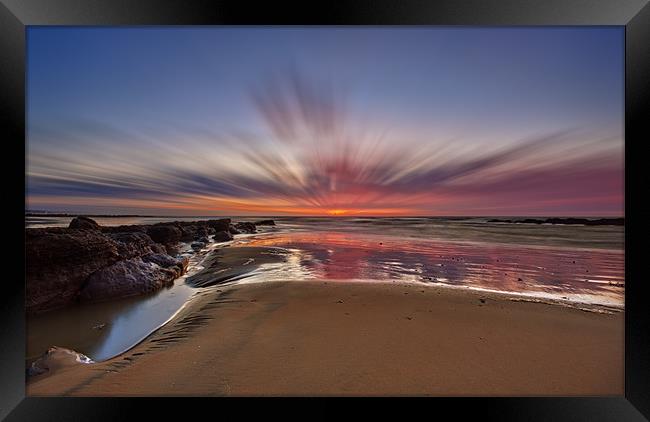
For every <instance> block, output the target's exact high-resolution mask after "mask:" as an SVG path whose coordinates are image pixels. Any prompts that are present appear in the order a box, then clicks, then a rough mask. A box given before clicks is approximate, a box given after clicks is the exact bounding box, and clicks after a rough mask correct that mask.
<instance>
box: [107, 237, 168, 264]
mask: <svg viewBox="0 0 650 422" xmlns="http://www.w3.org/2000/svg"><path fill="white" fill-rule="evenodd" d="M108 236H109V237H110V238H111V239H113V240H115V241H116V242H117V245H118V247H117V250H118V253H119V254H120V257H121V258H122V259H129V258H133V257H136V256H142V255H146V254H149V253H160V252H161V251H162V252H164V247H163V246H162V245H160V244H158V243H155V242H154V241H153V240H152V239H151V237H149V236H148V235H147V234H146V233H142V232H131V233H109V234H108Z"/></svg>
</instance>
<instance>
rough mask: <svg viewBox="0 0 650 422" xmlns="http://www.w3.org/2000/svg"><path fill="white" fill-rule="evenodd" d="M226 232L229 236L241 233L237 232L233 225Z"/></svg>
mask: <svg viewBox="0 0 650 422" xmlns="http://www.w3.org/2000/svg"><path fill="white" fill-rule="evenodd" d="M228 231H229V232H230V234H241V232H240V231H239V230H237V228H236V227H235V225H234V224H231V225H230V226H229V227H228Z"/></svg>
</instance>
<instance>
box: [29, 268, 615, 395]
mask: <svg viewBox="0 0 650 422" xmlns="http://www.w3.org/2000/svg"><path fill="white" fill-rule="evenodd" d="M623 336H624V313H623V312H617V313H614V314H601V313H594V312H585V311H581V310H578V309H573V308H568V307H563V306H558V305H548V304H542V303H530V302H521V301H513V300H509V298H508V297H504V296H502V295H498V294H493V293H485V294H484V293H482V292H477V291H471V290H466V289H453V288H444V287H437V286H424V285H417V284H399V283H352V282H344V283H342V282H338V281H329V282H326V281H312V280H310V281H304V282H298V281H291V282H267V283H251V284H246V283H241V284H236V285H235V284H233V285H230V286H220V287H216V288H214V289H210V290H207V291H204V292H202V293H201V294H200V295H199V296H198V297H196V298H195V299H194V300H193V301H192V302H191V303H189V304H188V306H186V307H185V308H184V309H183V310H182V311H181V312H180V313H179V315H178V316H177V317H176V318H175V319H174V320H173V321H172V322H170V323H169V324H167V325H166V326H164V327H163V328H161V329H160V330H158V331H156V332H155V333H154V334H152V335H151V336H149V337H148V338H147V339H146V340H145V341H144V342H142V343H141V344H139V345H138V346H136V347H135V348H133V349H131V350H130V351H128V352H126V353H124V354H122V355H120V356H117V357H116V358H113V359H110V360H108V361H105V362H101V363H96V364H90V365H87V364H74V365H72V366H68V367H64V368H61V369H58V370H56V371H55V372H53V373H51V374H49V375H42V376H38V377H34V378H32V379H31V380H30V381H29V382H28V384H27V394H28V395H32V396H43V395H55V396H58V395H73V396H151V395H155V396H159V395H171V396H183V395H190V396H215V395H216V396H221V395H245V396H247V395H274V396H282V395H452V396H453V395H505V396H510V395H519V396H521V395H622V394H623V381H624V371H623V364H624V355H623V350H624V349H623V346H624V343H623V340H624V337H623Z"/></svg>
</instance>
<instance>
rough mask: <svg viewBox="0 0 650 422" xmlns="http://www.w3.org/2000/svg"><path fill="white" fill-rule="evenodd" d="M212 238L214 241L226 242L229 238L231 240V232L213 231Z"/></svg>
mask: <svg viewBox="0 0 650 422" xmlns="http://www.w3.org/2000/svg"><path fill="white" fill-rule="evenodd" d="M213 239H214V241H215V242H227V241H229V240H232V239H233V237H232V234H230V233H229V232H226V231H221V232H217V233H215V234H214V237H213Z"/></svg>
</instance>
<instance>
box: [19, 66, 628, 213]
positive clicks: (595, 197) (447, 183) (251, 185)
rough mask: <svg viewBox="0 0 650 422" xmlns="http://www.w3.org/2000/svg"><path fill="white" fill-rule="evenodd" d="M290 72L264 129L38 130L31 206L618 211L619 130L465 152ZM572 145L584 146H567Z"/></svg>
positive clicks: (99, 126) (572, 132)
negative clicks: (378, 122)
mask: <svg viewBox="0 0 650 422" xmlns="http://www.w3.org/2000/svg"><path fill="white" fill-rule="evenodd" d="M287 74H288V75H289V76H288V77H287V78H286V79H276V80H273V81H271V82H269V83H267V84H265V85H262V86H258V87H257V88H255V89H254V91H253V92H252V93H251V103H252V105H253V106H254V107H255V109H256V110H257V112H258V116H259V119H260V122H261V123H262V124H263V125H262V127H266V129H267V130H266V131H265V132H262V133H247V134H246V135H242V133H244V131H243V130H241V131H235V132H234V133H222V134H214V135H213V137H212V138H210V139H206V140H203V141H201V142H198V143H192V142H191V141H189V139H190V138H185V139H183V137H182V136H181V137H179V138H176V139H165V138H161V139H157V138H155V135H152V134H149V133H147V132H145V131H143V132H142V133H133V132H131V131H128V130H123V129H121V128H114V127H111V125H110V124H107V123H103V122H95V121H86V120H82V119H79V120H78V121H77V123H76V124H72V125H70V126H69V130H68V131H66V133H55V132H50V131H48V130H47V129H44V128H40V127H38V128H34V130H33V131H31V134H32V136H34V137H35V139H38V141H39V142H37V143H36V145H35V146H34V148H33V149H31V150H30V151H29V154H28V191H27V196H28V203H30V206H31V207H33V208H37V207H39V206H45V207H47V206H50V207H52V205H53V204H54V203H57V202H56V198H58V201H59V202H58V203H57V204H58V206H66V204H69V205H70V207H73V208H74V207H75V206H77V207H78V206H80V205H89V206H93V205H97V206H100V207H102V206H110V204H111V203H112V204H114V206H115V207H119V206H126V207H130V206H132V207H137V208H138V209H141V210H142V209H148V208H149V209H153V210H158V211H161V210H162V211H163V212H167V213H170V212H171V213H174V214H178V213H183V212H184V213H199V214H206V213H221V214H239V213H253V214H267V215H268V214H274V213H279V214H285V213H289V214H291V213H293V214H328V213H330V214H346V213H347V214H364V213H365V214H370V215H373V214H375V215H381V214H386V213H392V214H412V215H435V214H477V213H479V214H500V215H509V214H521V213H532V214H540V215H541V214H545V213H552V214H557V213H560V214H562V213H563V212H569V211H570V212H572V213H582V214H589V213H601V214H612V213H613V214H620V213H622V192H623V179H622V159H621V154H622V150H621V147H622V141H621V140H615V141H613V142H609V143H608V144H607V146H606V148H605V149H603V148H602V145H600V146H599V145H598V142H599V139H593V140H590V139H588V138H585V135H584V134H581V131H580V130H576V129H573V128H570V129H567V128H550V129H549V132H548V133H541V134H539V135H538V136H534V137H529V138H527V139H509V140H504V142H502V143H500V144H499V145H498V146H493V145H492V144H487V143H486V144H485V145H484V146H482V147H481V149H480V151H473V152H472V153H471V154H470V153H463V152H462V151H460V148H456V147H455V146H454V142H450V141H448V142H444V141H442V142H441V141H437V140H435V132H436V131H435V127H433V128H431V132H430V133H423V134H422V136H423V137H424V138H427V137H429V138H431V141H430V142H422V141H417V140H409V139H401V138H400V137H398V136H395V135H392V136H389V135H385V132H386V129H388V128H368V127H360V125H359V122H358V121H356V120H355V115H354V114H353V113H351V112H346V108H345V104H344V102H343V98H342V97H338V96H337V95H335V94H334V91H333V90H332V89H328V88H323V86H324V85H319V84H317V83H314V82H313V81H308V78H307V77H306V76H305V75H302V74H300V73H298V72H288V73H287ZM184 144H187V145H188V147H187V148H183V145H184ZM567 144H571V145H577V146H579V147H580V153H578V154H575V153H574V154H573V156H572V157H569V156H568V155H563V151H564V150H563V149H562V147H563V146H566V145H567ZM567 157H569V159H568V160H567ZM84 199H85V201H86V203H85V204H84V202H83V201H84ZM111 201H112V202H111ZM32 204H33V205H32ZM563 204H564V205H565V206H564V207H563V206H562V205H563ZM566 204H570V205H568V206H567V205H566ZM576 204H577V205H576ZM581 204H582V205H584V207H581V206H580V205H581ZM179 210H181V211H182V212H179Z"/></svg>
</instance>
